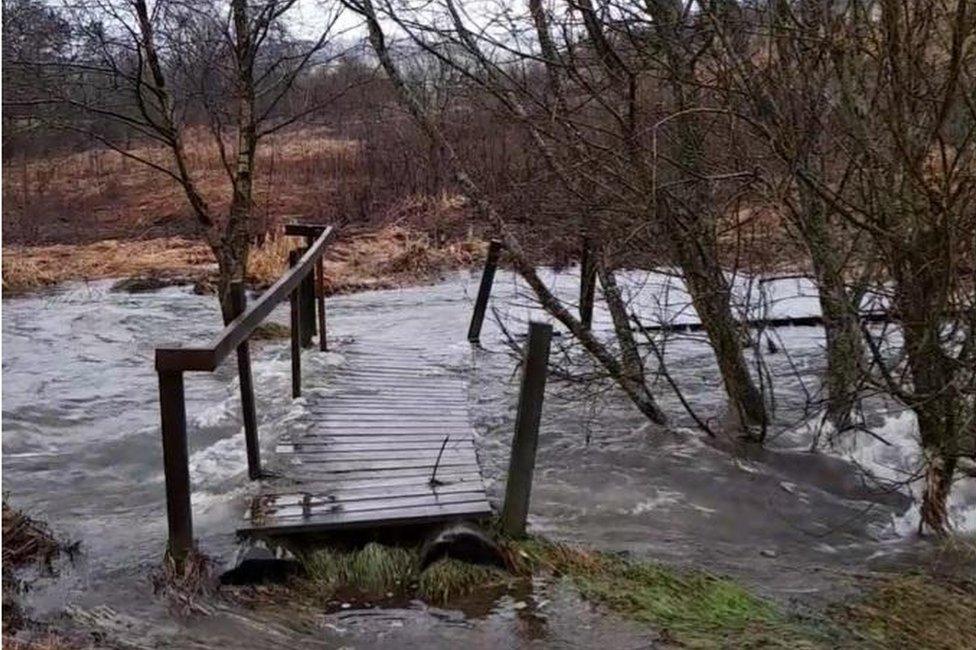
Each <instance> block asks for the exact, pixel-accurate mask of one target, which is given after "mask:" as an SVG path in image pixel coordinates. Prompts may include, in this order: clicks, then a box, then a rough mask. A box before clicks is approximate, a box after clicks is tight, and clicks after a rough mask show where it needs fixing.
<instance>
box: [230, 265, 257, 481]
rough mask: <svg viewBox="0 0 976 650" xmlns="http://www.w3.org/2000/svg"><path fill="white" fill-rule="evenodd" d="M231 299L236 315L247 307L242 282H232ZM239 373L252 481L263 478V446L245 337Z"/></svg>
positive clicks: (240, 354)
mask: <svg viewBox="0 0 976 650" xmlns="http://www.w3.org/2000/svg"><path fill="white" fill-rule="evenodd" d="M230 300H231V306H232V308H233V310H234V317H235V318H236V317H237V316H240V315H241V314H243V313H244V310H246V309H247V295H246V294H245V293H244V284H243V283H242V282H231V285H230ZM237 375H238V377H239V378H240V384H241V416H242V418H243V420H244V441H245V444H246V446H247V476H248V478H250V479H251V480H252V481H254V480H257V479H259V478H261V446H260V442H259V441H258V416H257V411H256V410H255V406H254V380H253V378H252V377H251V347H250V344H249V343H248V341H247V340H246V339H245V341H244V342H243V343H241V344H240V345H238V346H237Z"/></svg>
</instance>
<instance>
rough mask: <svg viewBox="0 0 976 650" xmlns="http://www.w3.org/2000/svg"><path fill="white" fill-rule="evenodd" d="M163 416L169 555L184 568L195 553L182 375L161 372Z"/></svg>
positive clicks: (161, 415) (160, 408) (160, 410)
mask: <svg viewBox="0 0 976 650" xmlns="http://www.w3.org/2000/svg"><path fill="white" fill-rule="evenodd" d="M159 414H160V420H161V421H162V431H163V473H164V475H165V477H166V519H167V522H168V524H169V553H170V556H171V557H172V558H173V559H174V560H175V561H176V563H177V565H178V566H182V563H183V561H184V560H185V559H186V556H187V555H188V554H189V553H190V551H192V550H193V512H192V510H191V509H190V456H189V452H188V451H187V447H186V402H185V400H184V397H183V373H182V372H178V371H176V372H174V371H164V370H161V371H159Z"/></svg>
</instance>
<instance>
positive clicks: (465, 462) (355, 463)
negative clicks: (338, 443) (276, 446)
mask: <svg viewBox="0 0 976 650" xmlns="http://www.w3.org/2000/svg"><path fill="white" fill-rule="evenodd" d="M301 461H302V464H303V465H316V466H317V467H316V469H317V470H320V471H323V472H353V471H356V470H369V471H373V470H382V469H418V468H427V467H430V468H433V467H434V462H435V458H432V457H427V458H406V459H404V460H376V461H371V460H363V461H359V460H349V461H343V460H335V459H330V458H329V457H328V456H327V455H326V456H324V457H321V458H318V457H308V456H306V457H303V458H302V459H301ZM440 467H469V468H473V469H475V470H477V469H478V461H477V460H476V459H475V456H474V454H473V453H472V454H470V455H468V456H466V457H461V456H460V455H457V456H454V455H452V456H448V455H447V454H446V453H445V454H444V457H443V458H441V462H440Z"/></svg>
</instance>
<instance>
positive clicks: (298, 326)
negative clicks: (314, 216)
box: [288, 251, 302, 397]
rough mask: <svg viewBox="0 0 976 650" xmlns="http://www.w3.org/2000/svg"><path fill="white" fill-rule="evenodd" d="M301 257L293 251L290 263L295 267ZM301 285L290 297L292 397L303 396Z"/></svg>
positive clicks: (289, 256)
mask: <svg viewBox="0 0 976 650" xmlns="http://www.w3.org/2000/svg"><path fill="white" fill-rule="evenodd" d="M299 257H301V253H300V252H299V251H291V252H290V253H289V254H288V263H289V265H290V266H295V264H297V263H298V258H299ZM301 290H302V289H301V285H298V286H297V287H295V290H294V291H292V292H291V294H290V295H289V296H288V300H289V303H290V306H291V396H292V397H301V396H302V314H301V311H302V302H301Z"/></svg>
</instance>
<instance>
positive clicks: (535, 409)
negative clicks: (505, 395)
mask: <svg viewBox="0 0 976 650" xmlns="http://www.w3.org/2000/svg"><path fill="white" fill-rule="evenodd" d="M551 338H552V326H551V325H549V324H547V323H538V322H530V323H529V340H528V341H527V343H526V346H525V359H524V360H523V368H522V387H521V390H520V392H519V401H518V411H517V414H516V417H515V437H514V438H513V440H512V455H511V457H510V459H509V463H508V479H507V481H506V483H505V503H504V505H503V506H502V532H504V533H505V534H507V535H510V536H513V537H521V536H522V535H524V534H525V520H526V517H527V516H528V514H529V496H530V494H531V492H532V472H533V471H534V469H535V454H536V449H537V448H538V446H539V420H540V418H541V417H542V400H543V397H545V392H546V375H547V368H548V365H549V343H550V340H551Z"/></svg>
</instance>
